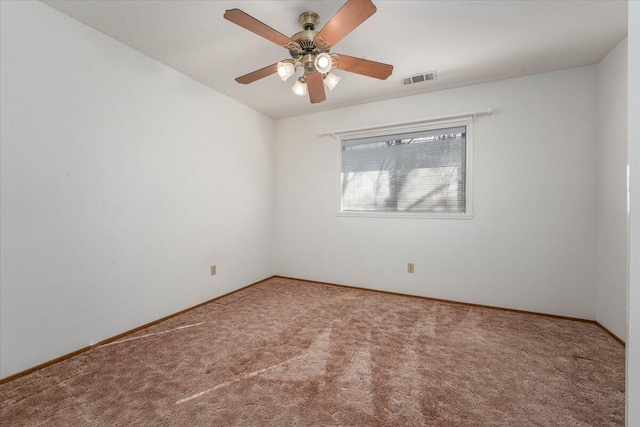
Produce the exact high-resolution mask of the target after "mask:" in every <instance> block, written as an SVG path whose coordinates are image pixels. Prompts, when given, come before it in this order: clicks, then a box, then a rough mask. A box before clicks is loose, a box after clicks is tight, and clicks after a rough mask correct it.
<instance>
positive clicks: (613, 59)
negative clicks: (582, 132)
mask: <svg viewBox="0 0 640 427" xmlns="http://www.w3.org/2000/svg"><path fill="white" fill-rule="evenodd" d="M597 70H598V140H597V150H598V151H597V153H598V154H597V159H598V167H597V169H598V232H597V235H598V244H597V247H598V274H597V288H598V289H597V304H598V305H597V313H596V320H597V321H598V322H600V323H601V324H602V325H603V326H604V327H606V328H607V329H609V330H610V331H611V332H613V333H614V334H616V335H617V336H618V337H620V338H621V339H625V337H626V328H627V316H626V313H625V310H624V309H623V307H626V306H627V278H628V271H629V270H628V266H627V261H628V247H629V244H628V230H627V39H624V40H623V41H621V42H620V43H619V44H618V46H616V47H615V48H614V49H613V50H612V51H611V52H609V54H608V55H607V56H606V57H605V58H604V59H603V60H602V61H600V64H598V67H597Z"/></svg>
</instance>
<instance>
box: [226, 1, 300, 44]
mask: <svg viewBox="0 0 640 427" xmlns="http://www.w3.org/2000/svg"><path fill="white" fill-rule="evenodd" d="M224 18H225V19H226V20H228V21H231V22H233V23H234V24H236V25H239V26H241V27H242V28H244V29H247V30H249V31H251V32H253V33H255V34H257V35H259V36H260V37H264V38H265V39H267V40H269V41H272V42H274V43H275V44H278V45H280V46H282V47H284V48H285V49H290V48H291V47H299V45H298V43H296V42H294V41H293V40H291V39H290V38H289V37H287V36H285V35H284V34H282V33H280V32H278V31H276V30H274V29H273V28H271V27H270V26H268V25H267V24H264V23H262V22H260V21H258V20H257V19H256V18H254V17H253V16H251V15H247V14H246V13H244V12H243V11H241V10H240V9H231V10H227V11H226V12H225V13H224Z"/></svg>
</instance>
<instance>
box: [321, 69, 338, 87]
mask: <svg viewBox="0 0 640 427" xmlns="http://www.w3.org/2000/svg"><path fill="white" fill-rule="evenodd" d="M339 81H340V77H339V76H336V75H335V74H333V73H329V74H327V75H326V76H324V80H323V82H324V85H325V86H326V87H327V88H328V89H329V90H330V91H332V90H333V88H334V87H336V85H337V84H338V82H339Z"/></svg>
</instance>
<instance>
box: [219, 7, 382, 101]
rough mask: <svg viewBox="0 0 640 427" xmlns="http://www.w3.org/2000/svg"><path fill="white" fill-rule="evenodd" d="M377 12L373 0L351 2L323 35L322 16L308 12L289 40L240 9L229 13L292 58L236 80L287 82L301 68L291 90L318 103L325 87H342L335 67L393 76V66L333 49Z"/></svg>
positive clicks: (330, 88) (322, 96)
mask: <svg viewBox="0 0 640 427" xmlns="http://www.w3.org/2000/svg"><path fill="white" fill-rule="evenodd" d="M375 12H376V7H375V6H374V5H373V3H371V0H348V1H347V2H346V3H345V4H344V6H342V8H341V9H340V10H339V11H338V12H337V13H336V14H335V15H334V16H333V18H331V19H330V20H329V22H327V24H326V25H325V26H324V27H323V28H322V30H320V31H319V32H318V31H316V29H315V28H316V26H317V25H318V22H319V17H318V15H317V14H315V13H313V12H304V13H302V14H301V15H300V16H299V18H298V21H299V22H300V25H302V28H303V30H302V31H299V32H297V33H296V34H294V35H293V36H291V37H287V36H285V35H284V34H282V33H280V32H278V31H276V30H274V29H273V28H271V27H269V26H268V25H266V24H264V23H262V22H260V21H258V20H257V19H255V18H254V17H252V16H250V15H248V14H246V13H244V12H243V11H241V10H239V9H231V10H227V11H226V12H225V14H224V17H225V19H227V20H229V21H231V22H233V23H234V24H237V25H239V26H241V27H242V28H245V29H247V30H249V31H251V32H253V33H255V34H257V35H259V36H261V37H264V38H265V39H267V40H269V41H272V42H274V43H276V44H278V45H280V46H282V47H284V48H285V49H287V50H288V51H289V54H290V55H291V59H283V60H282V61H280V62H277V63H275V64H272V65H268V66H266V67H264V68H261V69H259V70H256V71H254V72H252V73H249V74H245V75H244V76H241V77H238V78H236V81H237V82H238V83H242V84H249V83H253V82H255V81H256V80H259V79H261V78H263V77H266V76H269V75H271V74H276V73H277V74H278V76H280V78H281V79H282V80H283V81H286V80H287V79H288V78H289V77H291V76H292V75H293V74H294V73H295V72H296V69H297V68H298V67H300V68H302V69H303V70H304V71H303V75H302V76H301V77H299V78H298V79H297V81H296V82H295V84H294V85H293V87H292V88H291V90H292V91H293V93H295V94H296V95H300V96H305V95H306V94H307V93H309V99H310V100H311V103H312V104H315V103H318V102H322V101H324V100H325V99H327V97H326V94H325V90H324V86H327V88H328V89H329V90H330V91H331V90H333V88H334V87H335V86H336V84H338V81H339V80H340V77H338V76H336V75H335V74H333V73H331V72H330V71H331V70H332V69H334V68H335V69H338V70H344V71H348V72H351V73H356V74H361V75H363V76H368V77H374V78H376V79H381V80H385V79H386V78H387V77H389V76H390V75H391V72H392V71H393V65H389V64H383V63H380V62H375V61H369V60H366V59H362V58H355V57H353V56H347V55H343V54H336V53H331V48H333V46H335V45H336V44H337V43H338V42H339V41H340V40H342V39H343V38H344V37H345V36H346V35H347V34H349V33H350V32H351V31H353V30H354V29H355V28H356V27H357V26H358V25H360V24H362V23H363V22H364V21H366V20H367V19H368V18H369V17H370V16H371V15H373V14H374V13H375ZM323 84H324V85H323Z"/></svg>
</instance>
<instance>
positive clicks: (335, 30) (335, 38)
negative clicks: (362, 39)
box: [316, 0, 377, 46]
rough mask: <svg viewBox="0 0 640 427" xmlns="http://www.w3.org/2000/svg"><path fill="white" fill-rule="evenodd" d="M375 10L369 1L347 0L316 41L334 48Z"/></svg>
mask: <svg viewBox="0 0 640 427" xmlns="http://www.w3.org/2000/svg"><path fill="white" fill-rule="evenodd" d="M376 10H377V9H376V7H375V6H374V5H373V3H371V0H348V1H347V2H346V3H345V4H344V6H342V8H341V9H340V10H339V11H338V12H337V13H336V14H335V15H333V18H331V19H330V20H329V22H327V24H326V25H325V26H324V28H322V30H320V32H319V33H318V35H317V36H316V39H320V40H322V41H324V42H327V43H329V44H330V45H331V46H335V45H336V44H337V43H338V42H339V41H340V40H342V39H343V38H344V37H345V36H346V35H347V34H349V33H350V32H351V31H353V30H354V29H355V28H356V27H357V26H358V25H360V24H362V23H363V22H364V21H366V20H367V19H369V17H370V16H371V15H373V14H374V13H376Z"/></svg>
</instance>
